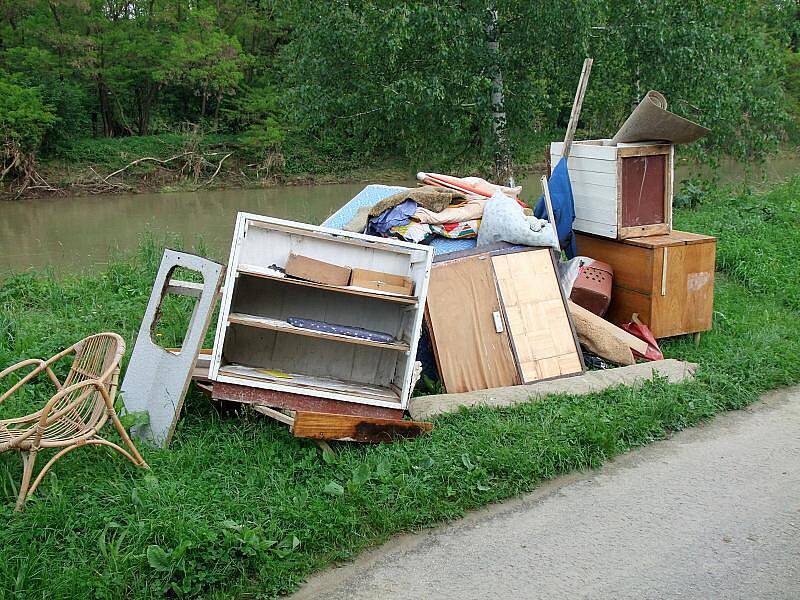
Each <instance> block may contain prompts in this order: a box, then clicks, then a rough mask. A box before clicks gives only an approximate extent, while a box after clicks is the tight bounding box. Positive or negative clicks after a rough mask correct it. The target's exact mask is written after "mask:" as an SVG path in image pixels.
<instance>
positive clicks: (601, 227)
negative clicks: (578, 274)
mask: <svg viewBox="0 0 800 600" xmlns="http://www.w3.org/2000/svg"><path fill="white" fill-rule="evenodd" d="M572 228H573V229H574V230H575V231H578V232H582V233H591V234H594V235H600V236H603V237H605V238H611V239H616V237H617V226H616V225H609V224H607V223H596V222H594V221H587V220H585V219H579V218H577V217H576V218H575V221H573V223H572ZM579 252H580V251H579ZM585 256H591V254H586V255H585ZM592 258H594V257H592Z"/></svg>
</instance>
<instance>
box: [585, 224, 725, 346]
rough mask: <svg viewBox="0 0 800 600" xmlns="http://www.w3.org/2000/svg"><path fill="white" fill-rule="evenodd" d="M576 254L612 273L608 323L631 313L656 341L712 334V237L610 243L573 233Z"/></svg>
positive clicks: (677, 233)
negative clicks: (601, 265)
mask: <svg viewBox="0 0 800 600" xmlns="http://www.w3.org/2000/svg"><path fill="white" fill-rule="evenodd" d="M576 241H577V247H578V254H579V255H581V256H588V257H590V258H594V259H597V260H601V261H603V262H606V263H608V264H610V265H611V267H612V268H613V269H614V288H613V291H612V294H611V306H610V308H609V310H608V313H607V314H606V318H607V319H608V320H609V321H611V322H613V323H617V324H620V323H627V322H629V321H630V320H631V315H632V314H633V313H638V314H639V318H640V319H641V320H642V322H644V323H645V324H646V325H647V326H648V327H650V329H651V330H652V332H653V335H655V337H657V338H664V337H670V336H673V335H681V334H685V333H698V332H701V331H708V330H709V329H711V316H712V312H713V305H714V263H715V255H716V248H717V240H716V238H713V237H710V236H707V235H699V234H696V233H687V232H683V231H673V232H672V233H669V234H666V235H658V236H648V237H639V238H631V239H627V240H610V239H607V238H601V237H597V236H592V235H586V234H583V233H576Z"/></svg>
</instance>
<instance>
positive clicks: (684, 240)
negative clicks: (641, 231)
mask: <svg viewBox="0 0 800 600" xmlns="http://www.w3.org/2000/svg"><path fill="white" fill-rule="evenodd" d="M716 239H717V238H715V237H713V236H710V235H702V234H700V233H690V232H688V231H677V230H673V231H671V232H669V233H668V234H664V235H653V236H647V237H641V238H631V239H628V240H625V244H627V245H629V246H639V247H641V248H661V247H663V246H680V245H684V244H705V243H708V242H711V241H714V240H716Z"/></svg>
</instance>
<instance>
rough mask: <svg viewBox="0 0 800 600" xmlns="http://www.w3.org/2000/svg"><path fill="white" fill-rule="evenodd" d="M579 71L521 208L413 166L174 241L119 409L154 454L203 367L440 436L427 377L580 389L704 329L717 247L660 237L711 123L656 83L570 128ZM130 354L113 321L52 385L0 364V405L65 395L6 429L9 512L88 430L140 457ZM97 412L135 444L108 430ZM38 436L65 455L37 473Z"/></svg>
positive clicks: (354, 415) (509, 197)
mask: <svg viewBox="0 0 800 600" xmlns="http://www.w3.org/2000/svg"><path fill="white" fill-rule="evenodd" d="M590 69H591V60H588V59H587V62H586V63H585V64H584V70H583V73H582V75H581V81H580V84H579V86H578V91H577V93H576V99H575V103H574V107H573V113H572V115H571V119H570V126H569V128H568V130H567V135H566V138H565V140H564V141H563V142H554V143H553V144H551V146H550V153H549V154H550V159H551V161H550V162H551V165H552V169H551V173H550V176H549V177H544V178H542V197H541V198H540V199H539V201H538V202H537V203H535V205H534V206H532V207H530V208H529V207H528V206H527V205H526V203H524V202H523V201H522V200H520V195H521V193H522V189H521V188H520V187H504V186H500V185H495V184H492V183H490V182H487V181H485V180H483V179H479V178H458V177H452V176H448V175H443V174H437V173H420V174H419V175H418V179H419V180H420V184H421V186H420V187H418V188H406V187H399V186H384V185H370V186H367V187H366V188H365V189H364V190H363V191H362V192H361V193H359V194H358V195H357V196H356V197H355V198H353V199H352V200H351V201H350V202H348V203H346V204H345V205H343V206H342V207H341V208H340V209H339V210H338V211H337V212H336V213H335V214H333V215H332V216H331V217H329V218H328V219H327V220H326V221H325V223H323V224H322V225H321V226H315V225H309V224H305V223H297V222H291V221H284V220H280V219H274V218H270V217H265V216H259V215H255V214H248V213H240V214H239V215H238V217H237V219H236V223H235V229H234V233H233V242H232V246H231V252H230V257H229V260H228V264H227V267H223V265H221V264H218V263H215V262H213V261H210V260H208V259H205V258H202V257H199V256H195V255H192V254H187V253H184V252H177V251H173V250H166V251H165V253H164V256H163V259H162V263H161V266H160V269H159V271H158V274H157V276H156V280H155V283H154V287H153V292H152V294H151V297H150V301H149V303H148V306H147V309H146V311H145V315H144V319H143V321H142V324H141V328H140V331H139V334H138V336H137V339H136V343H135V346H134V349H133V352H132V356H131V360H130V364H129V366H128V369H127V372H126V376H125V380H124V382H123V384H122V386H121V392H122V399H123V402H124V404H125V408H126V411H127V412H128V413H131V414H146V418H145V419H142V420H141V422H139V424H137V425H135V426H133V427H132V429H131V432H132V435H133V437H134V438H138V439H140V440H146V441H147V442H148V443H151V444H156V445H159V446H162V447H165V446H167V445H168V444H169V443H170V440H171V438H172V435H173V433H174V430H175V425H176V422H177V419H178V418H179V416H180V414H181V410H182V404H183V399H184V397H185V395H186V391H187V389H188V387H189V385H190V382H191V381H192V379H194V381H195V382H196V384H197V385H198V386H199V387H200V388H201V389H202V390H204V391H205V392H206V393H207V394H208V395H210V396H211V397H212V398H213V399H215V400H219V401H226V402H235V403H240V404H244V405H249V406H250V407H252V408H253V410H255V411H256V412H259V413H261V414H263V415H265V416H268V417H271V418H273V419H275V420H277V421H279V422H282V423H285V424H287V425H288V426H289V428H290V431H291V432H292V433H293V435H295V436H297V437H304V438H310V439H314V440H317V441H318V443H320V444H321V445H323V446H326V444H325V441H326V440H328V441H329V440H344V441H356V442H391V441H394V440H397V439H402V438H409V437H415V436H418V435H421V434H424V433H426V432H428V431H430V430H431V427H432V425H431V423H430V422H424V421H414V420H408V419H407V418H406V415H407V412H408V409H409V405H410V403H411V401H412V394H413V393H414V390H415V387H417V383H418V381H419V380H420V377H421V373H422V372H423V371H424V372H425V373H426V374H427V375H428V376H429V377H431V378H432V379H436V380H439V381H441V384H442V386H443V390H444V391H446V392H447V393H449V394H459V393H469V392H475V391H480V390H496V389H499V388H508V387H509V386H521V385H527V384H532V383H535V382H547V381H554V380H559V381H563V382H564V386H562V388H560V389H565V390H567V391H569V390H570V389H571V388H570V384H569V382H575V383H576V385H575V386H573V388H574V389H576V390H578V389H583V388H582V387H581V386H580V385H578V384H577V382H578V381H579V378H580V377H585V375H584V374H585V373H586V371H587V369H589V368H590V369H612V370H613V369H616V370H621V369H617V367H620V366H622V367H625V366H626V365H634V364H635V363H636V361H637V360H640V361H642V360H643V361H654V360H658V359H662V358H663V355H662V354H661V351H660V349H659V347H658V339H661V338H665V337H670V336H676V335H683V334H695V336H699V334H700V333H701V332H703V331H707V330H709V329H710V328H711V315H712V305H713V286H714V262H715V239H714V238H712V237H709V236H704V235H700V234H695V233H687V232H680V231H674V230H673V229H672V196H673V181H674V146H675V144H676V143H687V142H690V141H693V140H695V139H698V138H699V137H701V136H702V135H704V134H705V133H707V130H706V129H704V128H702V127H700V126H699V125H696V124H694V123H691V122H690V121H687V120H685V119H682V118H680V117H678V116H676V115H673V114H672V113H669V112H668V111H667V110H666V101H665V100H664V98H663V96H661V95H660V94H658V93H657V92H650V93H649V94H648V95H647V96H646V97H645V99H644V100H643V101H642V103H641V104H640V105H639V107H637V108H636V109H635V110H634V111H633V113H632V114H631V116H630V118H629V119H628V120H627V121H626V122H625V124H624V125H623V126H622V128H621V129H620V131H619V132H618V134H617V135H616V136H615V137H614V138H613V139H603V140H583V141H581V140H578V141H573V136H574V133H575V126H576V123H577V120H578V116H579V114H580V107H581V105H582V102H583V94H584V92H585V89H586V85H587V81H588V77H589V72H590ZM178 269H181V270H187V269H188V270H190V271H193V272H195V273H196V274H197V275H198V277H196V279H200V280H201V281H202V283H198V282H190V281H182V280H179V279H178V278H177V277H176V276H175V274H176V270H178ZM169 294H178V295H184V296H190V297H193V298H194V299H195V300H196V301H195V304H194V309H193V313H192V315H191V319H190V321H189V325H188V329H187V332H186V335H185V336H184V341H183V344H182V346H181V348H175V349H165V348H163V347H161V345H160V344H159V343H158V340H157V339H156V336H155V335H154V332H155V330H156V326H157V323H158V320H159V318H160V315H161V307H162V304H163V302H164V299H165V297H166V296H167V295H169ZM217 309H218V319H217V324H216V330H215V336H214V343H213V348H204V344H203V342H204V339H205V337H206V333H207V330H208V328H209V327H210V324H211V320H212V317H213V314H214V311H215V310H217ZM97 340H104V341H102V344H101V342H98V341H97ZM697 340H698V341H699V338H697ZM103 344H104V345H103ZM123 349H124V344H123V343H122V341H121V339H118V336H117V337H114V335H113V334H108V336H107V337H102V336H100V337H97V338H89V339H88V340H87V341H84V342H81V343H80V344H78V345H76V346H75V347H73V348H72V349H71V350H72V351H75V352H77V358H76V360H75V363H74V366H73V370H72V371H70V376H69V377H68V379H67V380H66V381H65V382H63V384H62V383H60V382H58V380H57V379H55V376H54V375H53V372H52V371H51V370H50V368H49V365H50V364H51V363H50V361H48V362H42V361H29V362H26V363H20V365H16V366H15V367H11V368H9V369H6V371H3V372H2V373H0V377H3V376H4V375H6V374H7V373H9V372H10V371H12V370H15V369H17V368H20V367H21V366H25V365H34V366H35V370H34V371H33V372H32V373H31V374H30V375H28V376H27V377H25V378H24V379H23V380H22V381H21V382H20V384H18V385H17V386H15V388H13V389H12V390H10V391H9V392H8V393H7V394H6V395H4V396H3V397H0V402H1V401H2V400H3V399H5V398H6V397H7V396H8V394H10V393H12V392H13V391H14V389H16V388H18V387H19V386H20V385H24V383H25V382H27V381H29V380H30V379H31V378H32V377H34V376H35V375H37V374H39V373H46V374H47V375H49V376H50V378H51V379H53V382H54V383H55V384H56V387H57V388H58V393H57V394H56V395H55V396H54V399H53V401H51V402H50V403H49V404H48V406H47V408H45V409H44V410H43V411H40V412H38V413H36V414H34V415H31V416H30V417H26V418H24V419H21V420H12V421H0V451H3V450H6V449H17V450H20V451H22V452H24V453H26V454H25V456H26V457H29V458H25V460H24V465H25V469H24V475H23V485H22V486H21V488H20V490H21V491H20V502H19V504H18V507H20V506H21V505H22V503H23V502H24V499H25V498H26V497H27V496H28V495H30V493H32V492H33V491H34V490H35V489H36V487H37V486H38V484H39V482H40V480H41V477H42V476H43V475H44V473H45V472H46V471H47V469H48V468H49V467H50V466H51V465H52V463H53V462H54V461H55V460H57V459H58V457H60V456H61V455H62V454H63V453H65V452H68V451H70V450H71V449H74V448H75V447H78V446H80V445H82V444H98V445H99V444H104V445H110V446H112V447H114V448H115V449H117V450H118V451H120V452H121V453H122V454H123V455H125V456H126V457H127V458H129V459H130V460H131V461H133V462H134V463H136V464H138V465H142V466H146V465H145V463H144V461H143V460H142V458H141V456H140V455H139V454H138V452H137V451H136V449H135V447H134V446H133V443H132V442H131V441H130V439H129V438H128V437H127V434H126V433H125V430H124V429H123V428H122V427H121V426H120V424H119V419H118V418H117V416H116V412H115V411H114V392H115V391H116V387H117V374H118V372H119V359H120V352H123ZM611 372H612V371H609V373H611ZM608 379H609V381H611V380H614V378H613V377H609V378H608ZM592 385H594V384H592ZM587 389H594V388H591V387H590V388H587ZM412 414H413V412H412ZM420 414H433V413H431V412H428V413H425V412H424V411H421V413H420ZM108 418H111V420H112V421H113V423H114V425H115V426H116V428H117V430H118V431H119V433H120V436H121V437H122V439H123V441H124V443H125V444H127V446H128V450H125V449H123V448H121V447H119V446H116V445H114V444H112V443H111V442H107V441H106V440H103V439H102V438H100V437H99V435H98V432H99V430H100V428H101V427H102V425H103V424H104V422H105V421H106V419H108ZM51 446H53V447H61V448H63V450H61V451H60V452H59V453H58V454H57V455H56V457H55V458H54V459H53V460H51V461H50V462H49V463H48V464H47V465H46V466H45V468H44V469H43V470H42V472H41V474H40V475H39V476H38V477H37V478H36V479H35V481H34V482H33V485H32V486H31V485H30V480H31V476H32V469H33V462H34V460H35V455H36V452H37V451H38V450H39V449H40V448H44V447H51Z"/></svg>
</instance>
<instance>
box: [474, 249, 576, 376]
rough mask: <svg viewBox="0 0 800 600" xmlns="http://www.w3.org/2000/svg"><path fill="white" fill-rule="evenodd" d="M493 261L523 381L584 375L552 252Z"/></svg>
mask: <svg viewBox="0 0 800 600" xmlns="http://www.w3.org/2000/svg"><path fill="white" fill-rule="evenodd" d="M487 262H488V261H487ZM491 262H492V266H493V267H494V273H495V276H496V277H497V287H498V288H499V290H500V297H501V299H502V305H503V310H504V312H505V315H506V320H507V322H508V329H509V335H510V337H511V347H512V349H513V351H514V354H515V357H516V359H517V363H518V364H519V370H520V374H521V376H522V382H523V383H530V382H533V381H540V380H542V379H551V378H553V377H561V376H563V375H574V374H578V373H582V372H583V358H582V354H581V351H580V346H579V342H578V339H577V337H576V335H575V329H574V327H573V326H572V322H571V320H570V316H569V311H568V309H567V306H566V303H565V300H564V296H563V294H562V291H561V286H560V285H559V284H558V277H557V275H556V267H555V264H554V263H553V255H552V254H551V252H550V249H548V248H540V249H536V250H530V251H527V252H517V253H511V254H501V255H498V256H493V257H492V259H491Z"/></svg>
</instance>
